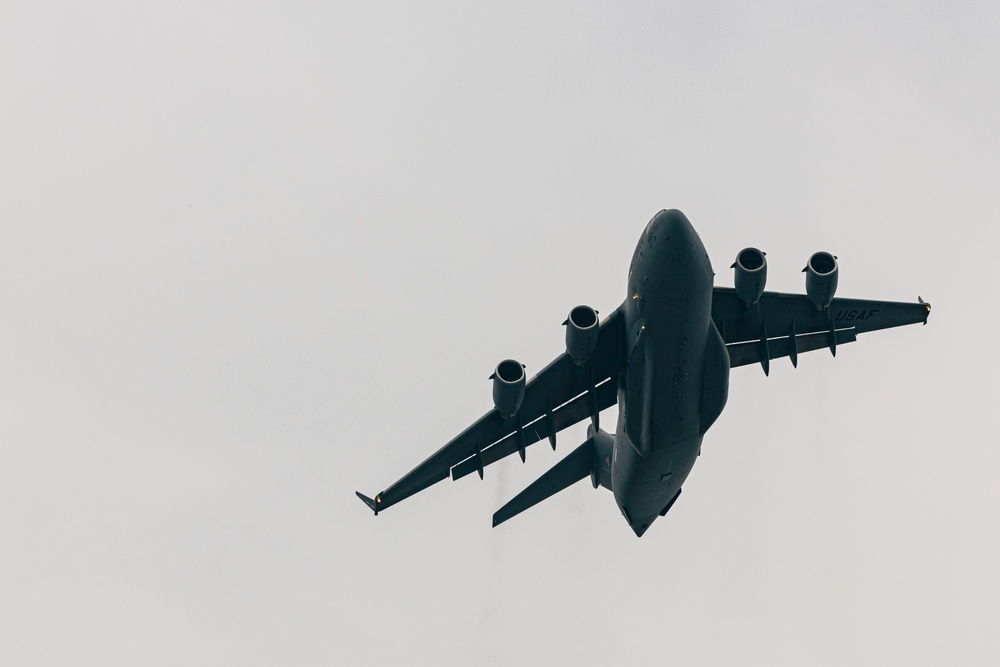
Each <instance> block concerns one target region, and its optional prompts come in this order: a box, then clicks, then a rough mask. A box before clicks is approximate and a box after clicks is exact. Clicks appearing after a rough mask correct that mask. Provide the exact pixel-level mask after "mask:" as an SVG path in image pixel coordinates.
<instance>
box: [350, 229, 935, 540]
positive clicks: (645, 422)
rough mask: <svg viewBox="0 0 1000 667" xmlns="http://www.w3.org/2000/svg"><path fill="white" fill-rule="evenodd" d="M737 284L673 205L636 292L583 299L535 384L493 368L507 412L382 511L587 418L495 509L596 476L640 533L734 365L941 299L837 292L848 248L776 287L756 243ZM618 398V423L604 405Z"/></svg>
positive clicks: (451, 450)
mask: <svg viewBox="0 0 1000 667" xmlns="http://www.w3.org/2000/svg"><path fill="white" fill-rule="evenodd" d="M732 268H734V269H736V281H735V282H736V288H735V289H730V288H726V287H714V288H713V286H712V282H713V277H714V275H715V274H714V273H713V271H712V265H711V264H710V263H709V259H708V254H707V253H706V252H705V247H704V246H703V245H702V243H701V239H700V238H699V237H698V234H697V233H696V232H695V230H694V228H693V227H692V226H691V223H690V222H688V220H687V218H686V217H684V214H683V213H681V212H680V211H676V210H670V211H660V212H659V213H657V214H656V215H655V216H654V217H653V219H652V220H651V221H650V222H649V224H648V225H646V229H645V230H644V231H643V233H642V236H641V237H640V238H639V245H638V246H637V247H636V249H635V254H634V255H633V256H632V265H631V267H630V268H629V274H628V295H627V297H626V298H625V302H624V303H622V305H621V306H619V307H618V309H617V310H615V311H614V312H613V313H611V315H610V316H609V317H607V318H606V319H605V320H604V321H603V322H600V325H599V326H598V319H597V311H595V310H594V309H592V308H590V307H588V306H577V307H576V308H574V309H573V310H572V311H570V314H569V318H568V319H567V320H566V322H565V323H564V324H565V325H566V352H565V353H563V354H561V355H559V357H557V358H556V360H555V361H553V362H552V363H551V364H549V365H548V366H546V367H545V368H544V369H542V371H541V372H540V373H539V374H538V375H537V376H535V377H534V378H533V379H532V380H531V381H530V382H527V383H526V382H525V375H524V367H523V366H522V365H521V364H520V363H518V362H516V361H514V360H512V359H507V360H506V361H501V362H500V363H499V364H498V365H497V367H496V371H495V372H494V373H493V375H492V376H491V379H492V380H493V403H494V406H495V407H494V409H493V410H491V411H489V412H488V413H486V415H484V416H483V417H482V418H481V419H480V420H479V421H477V422H476V423H475V424H473V425H472V426H470V427H469V428H468V429H466V430H465V431H464V432H462V433H461V434H460V435H458V436H457V437H456V438H455V439H454V440H452V441H451V442H449V443H448V444H447V445H445V446H444V447H442V448H441V449H439V450H438V451H437V452H435V453H434V454H432V455H431V457H430V458H428V459H427V460H426V461H424V462H423V463H421V464H420V465H418V466H417V467H416V468H414V469H413V470H412V471H411V472H410V473H408V474H407V475H405V476H404V477H403V478H402V479H400V480H399V481H398V482H396V483H395V484H393V485H392V486H390V487H389V488H388V489H386V490H385V491H383V492H381V493H379V494H378V495H376V496H375V498H374V499H372V498H368V497H367V496H365V495H363V494H361V493H358V494H357V495H358V497H359V498H361V500H363V501H364V503H365V504H366V505H368V507H369V508H371V509H372V510H374V511H375V514H376V515H377V514H378V513H379V512H380V511H382V510H384V509H386V508H387V507H389V506H391V505H395V504H396V503H398V502H399V501H401V500H403V499H404V498H407V497H409V496H411V495H413V494H414V493H416V492H418V491H421V490H423V489H425V488H427V487H428V486H430V485H432V484H434V483H436V482H439V481H441V480H442V479H444V478H445V477H448V476H449V474H450V475H451V478H452V479H459V478H460V477H464V476H466V475H468V474H471V473H474V472H475V473H478V474H479V477H480V479H482V477H483V468H485V467H486V466H488V465H489V464H491V463H493V462H495V461H498V460H500V459H502V458H503V457H505V456H508V455H510V454H513V453H515V452H517V453H518V454H519V455H520V457H521V460H522V461H523V460H524V452H525V449H527V447H528V446H530V445H532V444H534V443H536V442H538V441H540V440H543V439H545V438H548V440H549V442H550V443H551V445H552V449H553V450H554V449H555V447H556V433H557V432H558V431H560V430H562V429H564V428H566V427H567V426H570V425H571V424H575V423H577V422H579V421H582V420H584V419H586V418H588V417H589V418H590V420H591V423H590V425H589V426H588V429H587V436H588V437H587V440H586V441H585V442H584V443H583V444H582V445H580V446H579V447H577V448H576V449H575V450H573V451H572V452H571V453H570V454H569V455H568V456H566V457H565V458H564V459H562V460H561V461H560V462H559V463H557V464H556V465H555V466H554V467H553V468H552V469H551V470H549V471H548V472H546V473H545V474H544V475H542V476H541V477H540V478H538V480H536V481H535V482H533V483H532V484H531V485H529V486H528V488H526V489H525V490H524V491H522V492H521V493H520V494H518V495H517V496H515V497H514V498H513V499H512V500H511V501H510V502H508V503H507V504H506V505H504V506H503V507H501V508H500V509H499V510H498V511H497V512H496V514H494V515H493V525H494V526H497V525H499V524H501V523H503V522H504V521H506V520H507V519H509V518H511V517H513V516H515V515H516V514H519V513H520V512H523V511H524V510H526V509H528V508H529V507H531V506H532V505H535V504H537V503H539V502H541V501H542V500H545V499H546V498H548V497H549V496H551V495H553V494H555V493H557V492H559V491H561V490H563V489H565V488H566V487H568V486H570V485H571V484H573V483H574V482H577V481H579V480H581V479H584V478H585V477H588V476H589V477H590V481H591V483H592V484H593V485H594V488H597V487H598V486H603V487H604V488H606V489H609V490H610V491H611V492H612V493H613V494H614V496H615V502H616V503H617V504H618V507H619V509H620V510H621V512H622V514H623V515H624V517H625V521H627V522H628V525H629V526H630V527H631V528H632V530H633V531H635V534H636V535H637V536H639V537H641V536H642V534H643V533H644V532H646V529H647V528H649V526H650V524H651V523H653V521H654V520H655V519H656V518H657V517H659V516H663V515H664V514H666V513H667V511H668V510H669V509H670V508H671V507H672V506H673V504H674V502H675V501H676V500H677V497H678V496H679V495H680V494H681V485H682V484H683V483H684V480H685V479H687V476H688V473H690V472H691V468H692V466H693V465H694V462H695V460H696V459H697V458H698V455H699V454H700V453H701V440H702V437H703V436H704V435H705V432H706V431H707V430H708V428H709V427H710V426H711V425H712V424H713V423H714V422H715V420H716V419H717V418H718V416H719V414H720V413H721V412H722V408H723V407H724V406H725V404H726V399H727V397H728V393H729V369H730V368H733V367H736V366H744V365H747V364H755V363H759V364H760V365H761V367H762V368H763V369H764V373H765V374H767V373H768V372H769V368H770V362H771V360H772V359H776V358H779V357H789V358H790V359H791V362H792V365H793V366H795V365H797V363H798V355H799V354H801V353H802V352H809V351H811V350H819V349H823V348H826V349H829V350H830V352H832V353H833V354H834V355H836V354H837V346H838V345H843V344H845V343H851V342H854V341H855V340H856V337H857V334H859V333H865V332H868V331H875V330H877V329H887V328H890V327H897V326H902V325H904V324H915V323H917V322H923V323H924V324H926V323H927V317H928V315H929V314H930V310H931V306H930V304H928V303H925V302H924V301H923V299H919V298H918V301H919V302H918V303H898V302H891V301H865V300H860V299H842V298H834V293H835V292H836V290H837V258H836V257H834V256H833V255H831V254H830V253H827V252H817V253H816V254H814V255H813V256H812V257H810V258H809V262H808V263H807V264H806V268H805V269H803V272H805V274H806V294H805V295H798V294H779V293H776V292H765V291H764V283H765V280H766V277H767V261H766V260H765V258H764V253H762V252H761V251H760V250H757V249H756V248H746V249H744V250H742V251H740V253H739V254H738V255H737V256H736V262H735V263H734V264H733V266H732ZM615 403H618V405H619V411H618V427H617V430H616V432H615V433H614V434H611V433H607V432H606V431H602V430H601V428H600V421H599V420H600V413H601V410H604V409H605V408H607V407H610V406H612V405H614V404H615Z"/></svg>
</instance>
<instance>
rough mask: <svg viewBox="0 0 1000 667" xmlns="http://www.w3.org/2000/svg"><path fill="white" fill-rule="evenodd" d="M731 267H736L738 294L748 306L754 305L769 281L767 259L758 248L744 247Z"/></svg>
mask: <svg viewBox="0 0 1000 667" xmlns="http://www.w3.org/2000/svg"><path fill="white" fill-rule="evenodd" d="M729 268H732V269H736V279H735V283H736V295H737V296H738V297H740V299H742V301H743V303H745V304H746V305H747V307H749V306H752V305H754V304H755V303H757V301H759V300H760V295H761V294H763V293H764V283H766V282H767V260H766V259H765V258H764V253H763V252H761V251H760V250H757V248H744V249H743V250H740V253H739V254H738V255H736V261H735V262H733V265H732V266H731V267H729Z"/></svg>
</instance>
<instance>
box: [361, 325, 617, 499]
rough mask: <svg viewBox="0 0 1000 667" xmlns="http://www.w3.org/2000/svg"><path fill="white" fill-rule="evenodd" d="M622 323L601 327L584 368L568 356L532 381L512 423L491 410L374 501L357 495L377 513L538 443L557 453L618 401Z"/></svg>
mask: <svg viewBox="0 0 1000 667" xmlns="http://www.w3.org/2000/svg"><path fill="white" fill-rule="evenodd" d="M622 321H623V318H622V317H621V316H620V315H619V313H618V311H615V312H614V313H612V314H611V316H610V317H608V318H606V319H605V320H604V321H603V322H602V323H601V327H600V333H599V335H598V341H597V347H596V349H595V350H594V352H593V354H591V356H590V358H589V359H588V360H587V362H585V363H584V364H582V365H580V366H577V365H576V364H575V363H574V362H573V360H572V359H571V358H570V356H569V354H567V353H565V352H564V353H563V354H561V355H559V356H558V357H556V359H555V361H553V362H552V363H550V364H549V365H548V366H546V367H545V368H543V369H542V370H541V371H540V372H539V373H538V375H536V376H535V377H534V378H532V379H531V380H530V381H528V383H527V385H526V386H525V392H524V400H523V402H522V403H521V407H520V408H519V409H518V411H517V414H515V415H514V416H513V417H511V418H510V419H506V420H505V419H503V418H502V417H501V416H500V413H499V412H498V411H497V410H496V409H493V410H490V411H489V412H487V413H486V414H485V415H483V416H482V417H481V418H480V419H479V420H478V421H477V422H476V423H474V424H473V425H472V426H470V427H469V428H467V429H466V430H465V431H463V432H462V433H460V434H459V435H458V436H456V437H455V438H454V439H453V440H452V441H451V442H449V443H448V444H446V445H445V446H444V447H442V448H441V449H439V450H438V451H436V452H434V453H433V454H431V456H430V457H429V458H428V459H427V460H426V461H424V462H423V463H421V464H420V465H418V466H417V467H416V468H414V469H413V470H411V471H410V472H409V473H407V474H406V475H404V476H403V478H402V479H400V480H399V481H398V482H396V483H395V484H393V485H392V486H390V487H389V488H387V489H386V490H385V491H382V492H381V493H379V494H378V495H376V496H375V498H374V499H372V498H368V497H367V496H364V495H363V494H361V493H358V494H357V496H358V497H359V498H361V500H362V501H364V503H365V504H366V505H368V507H370V508H371V509H372V510H374V511H375V513H376V514H378V512H379V511H381V510H384V509H385V508H387V507H389V506H391V505H394V504H396V503H398V502H399V501H401V500H403V499H405V498H408V497H410V496H412V495H413V494H414V493H417V492H418V491H422V490H423V489H426V488H427V487H429V486H431V485H432V484H435V483H437V482H440V481H441V480H442V479H444V478H446V477H448V476H449V475H451V476H452V477H453V478H454V479H458V478H459V477H463V476H465V475H467V474H469V473H472V472H478V473H479V475H480V477H482V475H483V468H484V467H485V466H487V465H489V464H490V463H493V462H495V461H498V460H500V459H501V458H503V457H505V456H508V455H510V454H513V453H514V452H517V453H519V454H520V456H521V458H522V460H523V458H524V451H525V448H526V447H528V446H529V445H531V444H533V443H535V442H538V441H539V440H543V439H545V438H549V440H550V442H551V443H552V448H553V449H555V434H556V433H557V432H558V431H560V430H562V429H564V428H566V427H567V426H570V425H572V424H575V423H577V422H579V421H582V420H584V419H586V418H587V417H591V419H593V420H594V422H595V424H596V422H597V419H598V414H599V413H600V411H601V410H603V409H605V408H608V407H610V406H612V405H614V404H615V403H616V402H617V400H618V387H617V384H618V383H617V382H616V378H617V377H618V374H619V370H620V367H621V355H622V352H621V350H622V348H623V346H624V341H623V339H624V333H623V331H622V329H623V325H622Z"/></svg>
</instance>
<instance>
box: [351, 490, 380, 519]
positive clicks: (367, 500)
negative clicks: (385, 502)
mask: <svg viewBox="0 0 1000 667" xmlns="http://www.w3.org/2000/svg"><path fill="white" fill-rule="evenodd" d="M354 495H356V496H357V497H358V498H361V502H363V503H364V504H365V505H367V506H368V509H370V510H371V511H373V512H375V516H378V504H377V503H376V502H375V501H374V500H372V499H371V498H369V497H368V496H366V495H365V494H363V493H361V492H360V491H355V492H354Z"/></svg>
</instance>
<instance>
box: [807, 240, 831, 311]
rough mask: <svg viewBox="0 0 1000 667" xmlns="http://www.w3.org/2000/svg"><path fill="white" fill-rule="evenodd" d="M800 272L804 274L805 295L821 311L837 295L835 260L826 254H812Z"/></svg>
mask: <svg viewBox="0 0 1000 667" xmlns="http://www.w3.org/2000/svg"><path fill="white" fill-rule="evenodd" d="M802 271H803V272H804V273H805V274H806V295H807V296H808V297H809V300H810V301H812V302H813V303H814V304H816V307H817V308H819V309H820V310H823V309H824V308H826V307H827V306H829V305H830V302H831V301H833V295H834V294H836V293H837V258H836V257H834V256H833V255H831V254H830V253H828V252H817V253H814V254H813V256H812V257H810V258H809V262H808V263H807V264H806V268H804V269H802Z"/></svg>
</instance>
